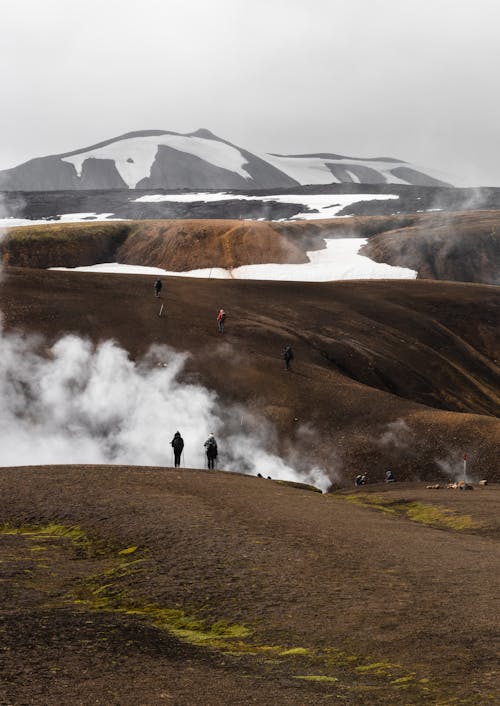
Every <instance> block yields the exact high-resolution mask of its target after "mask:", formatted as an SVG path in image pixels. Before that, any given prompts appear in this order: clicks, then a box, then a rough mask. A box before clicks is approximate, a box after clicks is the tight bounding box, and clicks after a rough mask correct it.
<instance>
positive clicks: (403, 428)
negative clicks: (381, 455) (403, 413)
mask: <svg viewBox="0 0 500 706" xmlns="http://www.w3.org/2000/svg"><path fill="white" fill-rule="evenodd" d="M413 442H414V434H413V432H412V430H411V429H410V427H409V426H408V424H407V423H406V422H405V420H404V419H397V420H396V421H395V422H389V423H388V424H387V425H386V427H385V429H384V431H383V432H382V434H381V435H380V438H379V440H378V444H379V445H380V446H382V447H383V448H387V449H391V450H394V451H399V450H401V449H407V448H408V447H410V446H411V445H412V444H413Z"/></svg>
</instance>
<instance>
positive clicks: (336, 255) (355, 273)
mask: <svg viewBox="0 0 500 706" xmlns="http://www.w3.org/2000/svg"><path fill="white" fill-rule="evenodd" d="M366 242H367V239H366V238H336V239H325V245H326V247H325V249H324V250H311V251H309V252H307V256H308V257H309V260H310V262H306V263H303V264H299V265H297V264H283V265H281V264H274V263H270V264H266V265H244V266H243V267H236V268H235V269H233V270H226V269H223V268H221V267H212V268H204V269H199V270H190V271H188V272H173V271H169V270H164V269H162V268H160V267H141V266H139V265H121V264H120V263H118V262H107V263H102V264H99V265H92V266H88V267H75V268H66V267H54V268H52V269H54V270H69V269H71V270H73V269H74V270H75V271H78V272H106V273H120V274H134V275H135V274H140V275H163V276H174V277H207V278H212V279H252V280H280V281H293V282H331V281H335V280H346V279H415V278H416V276H417V273H416V272H415V271H414V270H409V269H407V268H405V267H393V266H392V265H387V264H384V263H379V262H374V261H373V260H370V258H368V257H365V256H364V255H360V254H359V250H360V248H361V247H362V246H363V245H365V244H366Z"/></svg>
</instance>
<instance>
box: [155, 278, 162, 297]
mask: <svg viewBox="0 0 500 706" xmlns="http://www.w3.org/2000/svg"><path fill="white" fill-rule="evenodd" d="M162 286H163V285H162V282H161V279H157V280H155V283H154V288H155V297H159V296H160V294H161V288H162Z"/></svg>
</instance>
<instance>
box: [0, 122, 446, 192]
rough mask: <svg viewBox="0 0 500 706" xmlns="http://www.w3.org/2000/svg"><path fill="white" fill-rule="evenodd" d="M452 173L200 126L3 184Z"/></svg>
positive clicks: (45, 167)
mask: <svg viewBox="0 0 500 706" xmlns="http://www.w3.org/2000/svg"><path fill="white" fill-rule="evenodd" d="M452 181H453V180H452V179H448V178H447V177H446V176H443V175H441V174H436V173H435V172H433V171H432V170H428V169H425V170H422V169H420V168H418V167H416V166H414V165H412V164H409V163H408V162H403V161H401V160H397V159H390V158H378V159H373V158H368V159H362V158H356V157H344V156H341V155H337V154H330V153H319V154H298V155H278V154H258V153H255V152H249V151H248V150H245V149H243V148H241V147H237V146H236V145H233V144H231V143H230V142H227V141H226V140H223V139H221V138H219V137H216V136H215V135H214V134H213V133H211V132H210V131H209V130H205V129H200V130H197V131H196V132H192V133H188V134H185V135H183V134H179V133H176V132H169V131H164V130H146V131H141V132H131V133H128V134H126V135H122V136H120V137H116V138H114V139H111V140H107V141H105V142H100V143H99V144H97V145H93V146H91V147H86V148H85V149H80V150H75V151H74V152H67V153H65V154H58V155H50V156H48V157H40V158H36V159H31V160H29V161H28V162H25V163H24V164H20V165H19V166H17V167H13V168H12V169H5V170H3V171H0V189H3V190H10V191H12V190H20V191H50V190H63V189H123V188H127V187H128V188H130V189H134V188H136V189H192V190H195V189H245V190H248V189H269V188H271V189H276V188H289V187H293V186H298V185H308V184H337V183H357V184H360V183H361V184H412V185H416V186H446V185H449V186H451V185H452V183H451V182H452Z"/></svg>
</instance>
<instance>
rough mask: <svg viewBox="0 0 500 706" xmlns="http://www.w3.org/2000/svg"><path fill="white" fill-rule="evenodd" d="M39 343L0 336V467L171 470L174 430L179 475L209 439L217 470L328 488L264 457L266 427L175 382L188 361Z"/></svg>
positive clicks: (318, 476) (308, 472)
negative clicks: (214, 444)
mask: <svg viewBox="0 0 500 706" xmlns="http://www.w3.org/2000/svg"><path fill="white" fill-rule="evenodd" d="M43 346H44V342H43V340H41V339H39V338H36V337H27V336H22V335H20V334H14V333H6V332H4V331H2V330H1V328H0V402H1V404H0V465H4V466H21V465H39V464H54V463H55V464H57V463H60V464H72V463H79V464H92V463H114V464H130V465H146V466H169V465H172V448H171V446H170V441H171V440H172V437H173V435H174V432H175V431H177V430H178V431H180V432H181V434H182V436H183V438H184V440H185V456H184V463H183V465H184V466H187V467H191V468H196V467H199V468H203V467H204V466H205V454H204V448H203V444H204V441H205V440H206V438H207V436H208V434H209V433H210V432H213V433H214V434H215V435H216V437H217V440H218V443H219V459H218V467H219V468H221V469H225V470H233V471H239V472H244V473H249V474H257V473H258V472H259V473H261V474H262V475H263V476H271V477H272V478H273V479H287V480H292V481H300V482H305V483H311V484H314V485H316V486H317V487H319V488H321V490H323V491H325V490H327V489H328V487H329V486H330V480H329V478H328V476H327V475H326V473H325V472H324V471H322V470H321V469H319V468H307V469H304V468H299V469H297V468H296V467H295V466H292V465H290V463H288V462H287V461H286V460H284V459H283V458H281V457H279V456H278V455H276V454H275V453H273V451H272V447H273V445H274V440H275V435H274V430H273V428H272V426H271V425H270V424H268V423H267V422H264V421H263V420H259V419H258V418H257V417H256V416H255V415H250V414H249V413H248V412H247V411H245V410H243V409H241V408H238V407H236V406H232V407H231V408H229V409H227V408H225V407H224V405H223V404H222V403H221V401H220V400H219V398H218V396H217V395H216V393H214V392H212V391H210V390H208V389H206V388H205V387H203V386H201V385H198V384H188V383H186V382H182V381H181V380H180V374H181V372H182V370H183V367H184V363H185V361H186V358H187V355H186V354H181V353H178V352H175V351H174V350H172V349H171V348H168V347H166V346H153V347H152V348H151V349H150V351H149V353H148V354H147V355H146V356H145V357H144V358H143V359H142V360H141V361H139V362H138V363H135V362H134V361H132V360H130V358H129V356H128V354H127V352H126V351H124V350H123V349H122V348H120V347H119V346H118V345H117V344H115V343H114V342H112V341H106V342H104V343H101V344H100V345H98V346H94V345H93V344H92V343H91V342H89V341H87V340H83V339H81V338H79V337H77V336H74V335H67V336H64V337H63V338H61V339H59V340H58V341H57V342H56V343H55V345H53V346H52V347H51V348H50V349H49V350H43Z"/></svg>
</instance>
